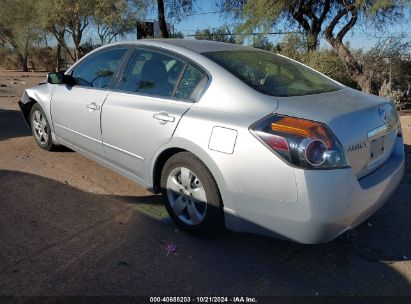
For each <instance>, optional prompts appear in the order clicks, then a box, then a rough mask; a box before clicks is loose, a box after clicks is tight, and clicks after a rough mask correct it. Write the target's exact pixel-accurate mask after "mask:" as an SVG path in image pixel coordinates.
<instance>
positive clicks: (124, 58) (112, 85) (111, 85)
mask: <svg viewBox="0 0 411 304" xmlns="http://www.w3.org/2000/svg"><path fill="white" fill-rule="evenodd" d="M114 49H126V52H125V53H124V55H123V56H122V57H121V60H120V63H119V64H118V66H117V68H116V70H115V71H114V75H113V77H112V78H111V79H110V82H109V83H108V85H107V86H106V87H105V88H97V87H90V86H83V85H74V87H76V88H84V89H89V90H101V91H110V90H111V89H113V88H115V86H116V85H117V79H118V77H119V73H120V72H122V71H123V70H122V68H123V65H124V64H127V62H128V60H129V57H130V56H131V54H132V53H133V51H134V48H133V47H132V46H131V45H115V46H111V47H107V48H104V49H102V50H99V51H97V52H94V53H93V54H90V58H88V57H89V56H87V55H86V56H85V57H83V58H84V60H83V58H82V59H81V60H80V61H78V62H76V63H75V64H74V65H73V66H72V67H70V68H69V69H68V70H67V71H66V73H65V74H66V75H71V76H72V75H73V72H74V70H75V69H76V68H77V67H78V66H79V65H80V64H82V63H85V62H86V61H87V60H89V59H91V58H92V57H93V56H95V55H98V54H99V53H101V52H106V51H111V50H114ZM59 85H60V86H61V85H64V86H67V85H65V84H59Z"/></svg>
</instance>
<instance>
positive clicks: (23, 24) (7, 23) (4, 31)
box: [0, 0, 43, 72]
mask: <svg viewBox="0 0 411 304" xmlns="http://www.w3.org/2000/svg"><path fill="white" fill-rule="evenodd" d="M0 7H1V8H2V9H1V10H0V40H2V41H4V42H6V43H8V44H9V45H10V46H11V47H12V48H13V49H14V51H15V53H16V54H17V56H18V59H19V61H20V66H21V68H22V70H23V71H24V72H26V71H27V70H28V66H27V62H28V57H29V55H30V52H31V49H32V47H33V44H34V43H35V42H37V41H39V40H40V39H41V37H42V35H43V33H42V31H41V28H40V26H39V24H38V16H37V14H36V6H35V4H34V3H33V2H32V1H30V0H0Z"/></svg>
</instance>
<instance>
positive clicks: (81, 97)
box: [51, 47, 128, 155]
mask: <svg viewBox="0 0 411 304" xmlns="http://www.w3.org/2000/svg"><path fill="white" fill-rule="evenodd" d="M127 50H128V49H127V48H125V47H117V48H110V49H104V50H101V51H98V52H97V53H95V54H92V55H90V56H89V57H87V58H85V59H84V60H83V61H82V62H80V63H79V64H78V65H76V66H75V67H74V69H73V70H72V71H71V75H72V76H73V77H74V78H75V80H76V84H75V85H74V86H67V85H64V84H61V85H56V87H55V88H54V93H53V98H52V103H51V115H52V118H53V125H54V129H55V133H56V136H57V137H58V138H59V140H62V141H63V143H64V141H65V142H68V143H69V144H72V145H74V146H76V147H79V148H81V149H82V150H85V151H87V152H88V153H91V154H94V155H103V146H102V136H101V128H100V114H101V107H102V105H103V103H104V101H105V99H106V97H107V95H108V87H109V85H110V83H111V82H112V80H113V79H114V75H115V74H116V71H117V70H118V68H119V66H120V63H121V60H122V58H123V57H124V55H125V54H126V52H127Z"/></svg>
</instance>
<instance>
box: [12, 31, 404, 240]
mask: <svg viewBox="0 0 411 304" xmlns="http://www.w3.org/2000/svg"><path fill="white" fill-rule="evenodd" d="M19 104H20V107H21V110H22V113H23V115H24V117H25V119H26V121H27V122H28V124H29V125H30V126H31V128H32V131H33V135H34V138H35V140H36V142H37V144H38V145H39V146H40V147H41V148H43V149H46V150H52V149H53V148H55V147H56V146H57V145H64V146H67V147H70V148H71V149H73V150H75V151H78V152H80V153H82V154H84V155H85V156H87V157H89V158H91V159H93V160H95V161H97V162H99V163H100V164H102V165H104V166H107V167H109V168H111V169H113V170H115V171H117V172H118V173H120V174H122V175H124V176H126V177H128V178H130V179H131V180H134V181H136V182H137V183H139V184H141V185H143V186H145V187H146V188H148V189H150V190H151V191H153V192H155V193H160V192H161V193H162V195H163V198H164V203H165V206H166V208H167V210H168V212H169V214H170V216H171V217H172V219H173V220H174V221H175V222H176V224H177V225H179V226H180V227H181V228H182V229H183V230H185V231H187V232H190V233H193V234H199V235H205V234H215V233H218V232H219V231H221V229H222V228H224V227H227V228H228V229H231V230H234V231H239V232H252V233H261V234H266V235H271V236H277V237H281V238H285V239H289V240H294V241H297V242H302V243H320V242H326V241H330V240H332V239H334V238H335V237H337V236H338V235H340V234H341V233H343V232H344V231H347V230H348V229H351V228H353V227H355V226H356V225H358V224H360V223H361V222H363V221H364V220H365V219H367V218H368V217H369V216H370V215H371V214H373V213H374V212H375V211H376V210H377V209H378V208H379V207H380V206H382V205H383V203H384V202H385V201H386V200H387V199H388V197H389V196H390V195H391V194H392V193H393V191H394V190H395V189H396V187H397V186H398V184H399V183H400V181H401V178H402V176H403V172H404V148H403V139H402V134H401V127H400V123H399V118H398V115H397V112H396V110H395V107H394V106H393V105H392V103H391V102H390V101H387V100H384V99H381V98H379V97H376V96H373V95H368V94H365V93H362V92H359V91H356V90H354V89H351V88H348V87H346V86H344V85H342V84H340V83H338V82H336V81H334V80H332V79H330V78H328V77H326V76H324V75H322V74H321V73H318V72H316V71H314V70H313V69H311V68H309V67H307V66H304V65H302V64H300V63H298V62H295V61H293V60H291V59H288V58H286V57H283V56H280V55H275V54H273V53H270V52H265V51H261V50H257V49H253V48H250V47H244V46H238V45H234V44H225V43H218V42H211V41H195V40H173V39H167V40H142V41H137V42H124V43H115V44H111V45H107V46H104V47H101V48H98V49H97V50H95V51H93V52H91V53H90V54H88V55H87V56H85V57H84V58H82V59H81V60H80V61H78V62H77V63H76V64H75V65H74V66H72V67H71V68H70V69H69V70H68V71H67V72H65V73H50V74H49V75H48V81H47V83H43V84H39V85H38V86H36V87H34V88H31V89H27V90H26V91H25V92H24V94H23V97H22V99H21V101H20V103H19Z"/></svg>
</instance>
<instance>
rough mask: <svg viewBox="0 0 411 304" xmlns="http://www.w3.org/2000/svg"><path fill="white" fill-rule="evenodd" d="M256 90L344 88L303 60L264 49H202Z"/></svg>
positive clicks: (285, 92) (284, 92)
mask: <svg viewBox="0 0 411 304" xmlns="http://www.w3.org/2000/svg"><path fill="white" fill-rule="evenodd" d="M203 55H204V56H206V57H208V58H210V59H211V60H213V61H214V62H216V63H218V64H219V65H221V66H222V67H224V68H225V69H226V70H228V71H229V72H231V73H232V74H234V75H235V76H237V77H238V78H240V79H241V80H242V81H244V82H245V83H246V84H248V85H249V86H251V87H252V88H254V89H255V90H257V91H259V92H261V93H263V94H267V95H272V96H281V97H287V96H301V95H310V94H320V93H326V92H332V91H337V90H340V89H342V86H341V85H339V84H337V83H336V82H334V81H332V80H330V79H328V78H327V77H324V76H323V75H321V74H320V73H318V72H315V71H313V70H311V69H309V68H307V67H305V66H303V65H302V64H299V63H297V62H294V61H292V60H290V59H287V58H284V57H281V56H279V55H276V54H273V53H269V52H263V51H218V52H207V53H203Z"/></svg>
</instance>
